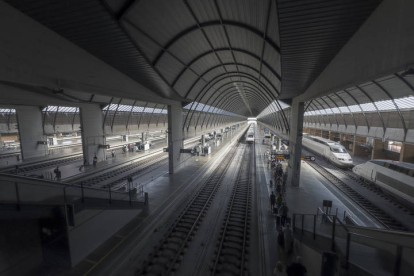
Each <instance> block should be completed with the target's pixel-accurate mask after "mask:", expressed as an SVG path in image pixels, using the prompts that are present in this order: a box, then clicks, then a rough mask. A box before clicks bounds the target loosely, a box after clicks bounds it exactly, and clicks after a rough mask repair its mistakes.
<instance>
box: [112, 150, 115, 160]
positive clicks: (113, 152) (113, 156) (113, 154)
mask: <svg viewBox="0 0 414 276" xmlns="http://www.w3.org/2000/svg"><path fill="white" fill-rule="evenodd" d="M111 155H112V158H115V151H114V150H112V151H111Z"/></svg>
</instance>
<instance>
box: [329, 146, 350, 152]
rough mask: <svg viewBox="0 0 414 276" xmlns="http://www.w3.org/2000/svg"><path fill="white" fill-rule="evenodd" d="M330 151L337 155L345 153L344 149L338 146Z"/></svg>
mask: <svg viewBox="0 0 414 276" xmlns="http://www.w3.org/2000/svg"><path fill="white" fill-rule="evenodd" d="M331 151H333V152H337V153H347V151H346V149H345V148H344V147H340V146H336V147H331Z"/></svg>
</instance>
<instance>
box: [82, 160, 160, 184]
mask: <svg viewBox="0 0 414 276" xmlns="http://www.w3.org/2000/svg"><path fill="white" fill-rule="evenodd" d="M167 159H168V154H167V153H165V152H160V153H158V154H155V155H151V156H150V157H147V158H144V159H142V160H139V161H136V162H134V163H132V164H129V165H121V166H119V168H117V169H114V170H112V171H109V172H106V173H103V174H100V175H97V176H95V177H93V178H90V179H86V180H83V181H80V182H79V183H77V184H79V185H80V184H81V182H82V184H83V185H84V186H93V185H97V184H99V183H101V182H103V181H105V180H108V179H110V178H113V177H117V176H119V175H121V174H124V173H126V172H128V171H131V170H134V169H136V168H138V167H141V166H143V165H145V164H149V163H151V164H150V165H148V166H146V167H144V168H141V169H139V170H135V171H134V172H133V173H131V174H128V176H134V175H137V174H140V173H142V172H144V171H145V170H148V169H149V168H151V167H153V166H155V165H157V164H160V163H162V162H163V161H166V160H167ZM153 161H155V162H153ZM128 163H130V162H128ZM128 176H125V177H122V178H120V179H117V180H115V181H113V182H111V183H110V184H106V185H104V186H102V188H108V187H109V186H111V187H112V186H114V185H117V184H119V183H120V182H125V181H126V179H127V177H128Z"/></svg>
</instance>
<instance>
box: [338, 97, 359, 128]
mask: <svg viewBox="0 0 414 276" xmlns="http://www.w3.org/2000/svg"><path fill="white" fill-rule="evenodd" d="M334 94H335V95H336V96H337V97H338V98H339V99H340V100H341V101H342V102H343V103H344V104H345V106H346V108H348V111H349V112H350V113H351V116H352V119H353V121H354V126H355V133H356V130H357V127H358V126H357V122H356V120H355V117H354V113H352V111H351V109H349V106H348V104H347V103H346V102H345V101H344V100H343V99H342V97H341V96H339V95H338V94H337V93H336V92H335V93H334Z"/></svg>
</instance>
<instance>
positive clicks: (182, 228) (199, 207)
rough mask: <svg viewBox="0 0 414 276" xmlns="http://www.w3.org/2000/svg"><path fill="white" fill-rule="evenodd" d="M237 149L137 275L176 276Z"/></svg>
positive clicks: (173, 226)
mask: <svg viewBox="0 0 414 276" xmlns="http://www.w3.org/2000/svg"><path fill="white" fill-rule="evenodd" d="M237 147H238V144H237V145H236V146H234V147H233V148H232V149H231V150H230V151H229V153H228V154H227V155H226V157H225V158H224V160H223V162H221V163H220V164H219V165H218V166H217V167H216V168H215V169H214V171H213V172H212V174H211V175H210V176H209V177H208V179H207V180H206V181H205V182H204V184H203V185H202V187H201V188H200V189H199V190H198V192H197V193H196V194H195V195H194V197H193V198H192V199H191V200H190V202H189V203H188V204H187V206H186V207H185V208H184V210H183V211H182V212H181V214H180V215H179V216H178V218H177V219H176V220H175V221H174V223H173V225H172V226H171V227H170V228H169V229H168V231H167V233H166V234H165V235H164V238H163V239H162V240H161V241H160V243H159V244H158V245H157V246H156V247H155V249H154V251H153V252H152V253H151V254H150V255H149V257H148V259H147V260H146V261H145V262H144V263H143V265H142V267H141V268H140V269H139V270H138V271H136V273H135V275H172V274H174V272H175V270H176V269H177V268H178V267H179V264H180V262H181V260H182V258H183V255H184V254H185V252H186V251H187V247H188V246H189V242H190V241H191V240H192V239H193V237H194V235H195V234H196V233H197V230H198V227H199V226H200V224H201V222H202V220H203V218H204V216H205V214H206V212H207V210H208V209H209V206H210V204H211V202H212V200H213V198H214V196H215V194H216V192H217V190H218V188H219V187H220V185H221V183H222V181H223V178H224V177H225V175H226V172H227V170H228V168H229V166H230V164H231V161H232V160H233V158H234V156H235V153H236V150H237Z"/></svg>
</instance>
